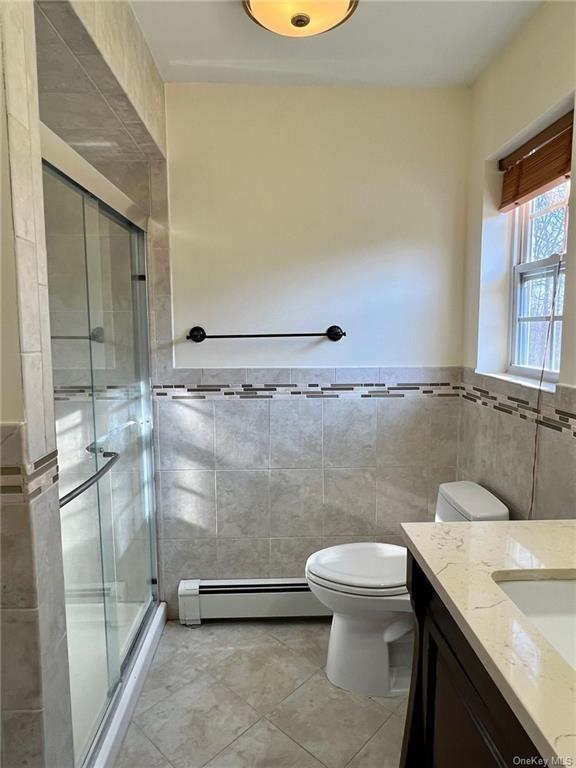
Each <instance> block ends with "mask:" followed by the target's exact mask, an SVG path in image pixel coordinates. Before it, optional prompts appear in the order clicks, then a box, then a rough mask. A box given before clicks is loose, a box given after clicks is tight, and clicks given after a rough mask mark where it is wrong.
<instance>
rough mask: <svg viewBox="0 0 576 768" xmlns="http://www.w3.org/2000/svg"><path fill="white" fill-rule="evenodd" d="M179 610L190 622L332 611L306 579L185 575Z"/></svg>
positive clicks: (186, 621)
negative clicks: (195, 577) (196, 577)
mask: <svg viewBox="0 0 576 768" xmlns="http://www.w3.org/2000/svg"><path fill="white" fill-rule="evenodd" d="M178 611H179V617H180V623H181V624H186V625H193V624H200V623H201V622H202V620H203V619H249V618H253V619H257V618H274V617H277V618H282V617H285V618H288V617H291V616H292V617H294V616H330V615H331V611H329V610H328V609H327V608H326V607H325V606H324V605H322V603H321V602H320V601H319V600H318V598H317V597H316V596H315V595H313V594H312V592H310V588H309V586H308V584H307V583H306V581H304V580H303V579H215V580H207V581H205V580H203V579H184V580H182V581H181V582H180V584H179V586H178Z"/></svg>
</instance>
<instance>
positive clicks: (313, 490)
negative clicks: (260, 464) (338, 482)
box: [270, 469, 322, 536]
mask: <svg viewBox="0 0 576 768" xmlns="http://www.w3.org/2000/svg"><path fill="white" fill-rule="evenodd" d="M270 533H271V535H272V536H320V535H322V470H321V469H274V470H271V472H270Z"/></svg>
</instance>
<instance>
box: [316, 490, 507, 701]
mask: <svg viewBox="0 0 576 768" xmlns="http://www.w3.org/2000/svg"><path fill="white" fill-rule="evenodd" d="M507 519H508V509H507V507H506V506H505V505H504V504H502V502H501V501H499V499H497V498H496V497H495V496H494V495H493V494H491V493H490V492H489V491H487V490H486V489H485V488H482V487H481V486H479V485H477V484H476V483H471V482H468V481H466V480H464V481H458V482H454V483H444V484H443V485H441V486H440V487H439V488H438V497H437V500H436V515H435V520H436V522H448V521H449V522H456V521H461V522H466V521H468V522H470V521H483V520H507ZM306 579H307V581H308V584H309V586H310V589H311V591H312V592H313V593H314V594H315V595H316V597H317V598H318V599H319V600H320V602H321V603H323V604H324V605H325V606H326V607H327V608H330V610H331V611H332V612H333V614H334V617H333V619H332V629H331V631H330V644H329V647H328V662H327V665H326V674H327V675H328V679H329V680H330V681H331V682H332V683H334V685H337V686H338V687H339V688H344V689H345V690H347V691H355V692H357V693H364V694H367V695H369V696H394V695H396V694H400V693H405V692H406V690H407V689H408V687H409V682H410V663H411V656H409V654H411V645H412V629H413V626H414V620H413V616H412V607H411V605H410V596H409V594H408V589H407V587H406V549H405V548H404V547H398V546H395V545H393V544H376V543H373V542H366V543H358V544H341V545H339V546H336V547H328V548H327V549H321V550H320V551H319V552H315V553H314V554H313V555H311V556H310V557H309V558H308V561H307V563H306Z"/></svg>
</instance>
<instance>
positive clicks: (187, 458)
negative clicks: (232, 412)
mask: <svg viewBox="0 0 576 768" xmlns="http://www.w3.org/2000/svg"><path fill="white" fill-rule="evenodd" d="M158 433H159V441H160V446H159V452H160V468H161V469H213V468H214V405H213V403H211V402H202V401H198V400H161V401H160V402H159V403H158Z"/></svg>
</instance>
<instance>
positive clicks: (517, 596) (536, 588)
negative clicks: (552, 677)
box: [497, 579, 576, 669]
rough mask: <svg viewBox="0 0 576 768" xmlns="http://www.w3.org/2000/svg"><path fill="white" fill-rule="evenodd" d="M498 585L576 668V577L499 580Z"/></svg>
mask: <svg viewBox="0 0 576 768" xmlns="http://www.w3.org/2000/svg"><path fill="white" fill-rule="evenodd" d="M497 583H498V586H499V587H500V589H502V590H503V591H504V592H505V593H506V594H507V595H508V597H509V598H510V599H511V600H512V601H513V602H514V603H515V604H516V605H517V606H518V608H519V609H520V610H521V611H522V613H523V614H524V615H525V616H527V618H528V619H530V621H531V622H532V623H533V624H534V625H535V626H536V627H537V628H538V629H539V630H540V632H541V633H542V634H543V635H544V637H545V638H546V640H548V642H549V643H550V644H551V645H552V646H553V647H554V648H555V649H556V650H557V651H558V653H559V654H560V655H561V656H563V658H564V659H566V661H567V662H568V664H570V665H571V666H572V667H573V668H574V669H576V579H541V580H537V579H536V580H535V579H532V580H528V579H525V580H514V581H498V582H497Z"/></svg>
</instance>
